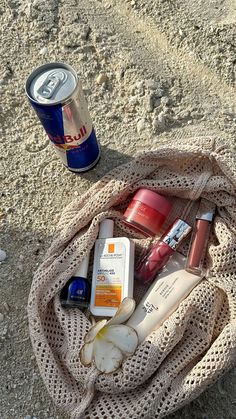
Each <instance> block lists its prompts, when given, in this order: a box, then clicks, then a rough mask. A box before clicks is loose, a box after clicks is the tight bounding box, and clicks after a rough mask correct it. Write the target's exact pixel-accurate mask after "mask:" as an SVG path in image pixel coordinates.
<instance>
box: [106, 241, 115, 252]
mask: <svg viewBox="0 0 236 419" xmlns="http://www.w3.org/2000/svg"><path fill="white" fill-rule="evenodd" d="M114 251H115V245H114V243H109V244H108V253H114Z"/></svg>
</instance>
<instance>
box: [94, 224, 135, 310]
mask: <svg viewBox="0 0 236 419" xmlns="http://www.w3.org/2000/svg"><path fill="white" fill-rule="evenodd" d="M113 229H114V221H113V220H109V219H106V220H103V221H102V222H101V224H100V230H99V236H98V239H97V240H96V243H95V248H94V263H93V278H92V290H91V300H90V311H91V313H92V314H93V315H94V316H103V317H106V316H108V317H112V316H114V314H115V313H116V311H117V309H118V307H119V305H120V303H121V301H122V300H123V299H124V298H125V297H133V281H134V243H133V242H132V241H131V240H129V239H128V238H127V237H113Z"/></svg>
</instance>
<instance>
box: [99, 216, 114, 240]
mask: <svg viewBox="0 0 236 419" xmlns="http://www.w3.org/2000/svg"><path fill="white" fill-rule="evenodd" d="M113 231H114V221H113V220H109V219H105V220H103V221H102V222H101V224H100V228H99V235H98V238H99V239H109V238H110V237H113Z"/></svg>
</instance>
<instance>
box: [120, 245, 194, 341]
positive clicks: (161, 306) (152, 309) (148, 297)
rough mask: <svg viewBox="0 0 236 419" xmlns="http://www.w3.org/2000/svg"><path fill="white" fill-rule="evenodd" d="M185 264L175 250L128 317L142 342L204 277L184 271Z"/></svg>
mask: <svg viewBox="0 0 236 419" xmlns="http://www.w3.org/2000/svg"><path fill="white" fill-rule="evenodd" d="M185 263H186V258H185V257H184V256H182V255H180V253H178V252H176V253H175V255H173V257H172V258H171V259H170V260H169V262H168V264H167V266H166V268H165V269H164V270H163V271H162V272H161V274H159V275H158V278H157V279H156V281H155V282H154V283H153V284H152V286H151V287H150V288H149V289H148V292H147V293H146V294H145V296H144V297H143V299H142V300H141V302H140V303H139V305H138V306H137V308H136V310H135V311H134V313H133V315H132V316H131V317H130V319H129V320H128V322H127V325H129V326H131V327H133V328H134V329H135V330H136V332H137V334H138V337H139V343H141V342H143V341H144V339H145V338H146V337H147V336H148V335H149V334H150V333H152V332H153V331H154V330H156V329H158V327H160V325H161V324H162V323H163V322H164V321H165V320H166V319H167V318H168V317H169V316H170V315H171V314H172V313H173V312H174V311H175V310H176V309H177V307H178V306H179V304H180V303H181V301H183V299H184V298H186V297H187V295H188V294H189V293H190V292H191V291H192V289H193V288H194V287H195V286H196V285H197V284H198V282H199V281H200V280H201V279H202V277H200V276H197V275H193V274H191V273H189V272H187V271H185V270H184V269H183V268H184V266H185Z"/></svg>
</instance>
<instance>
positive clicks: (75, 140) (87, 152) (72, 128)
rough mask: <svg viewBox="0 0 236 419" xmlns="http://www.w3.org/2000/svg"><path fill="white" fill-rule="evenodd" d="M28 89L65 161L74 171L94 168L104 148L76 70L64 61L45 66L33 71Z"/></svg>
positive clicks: (48, 133)
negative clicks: (99, 143)
mask: <svg viewBox="0 0 236 419" xmlns="http://www.w3.org/2000/svg"><path fill="white" fill-rule="evenodd" d="M25 89H26V94H27V96H28V99H29V101H30V103H31V105H32V106H33V108H34V110H35V112H36V114H37V116H38V118H39V119H40V121H41V123H42V125H43V127H44V129H45V131H46V133H47V135H48V137H49V139H50V141H51V143H52V145H53V147H54V149H55V151H56V153H57V154H58V155H59V157H60V158H61V160H62V162H63V164H64V165H65V166H66V167H67V168H68V169H69V170H71V171H73V172H84V171H86V170H89V169H91V168H92V167H94V166H95V164H96V163H97V162H98V160H99V157H100V148H99V145H98V142H97V138H96V134H95V131H94V128H93V125H92V120H91V117H90V114H89V111H88V107H87V103H86V100H85V97H84V94H83V90H82V86H81V82H80V81H79V79H78V77H77V74H76V72H75V70H74V69H73V68H72V67H71V66H69V65H67V64H63V63H48V64H45V65H42V66H40V67H38V68H36V69H35V70H34V71H33V72H32V73H31V74H30V76H29V77H28V79H27V81H26V87H25Z"/></svg>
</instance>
